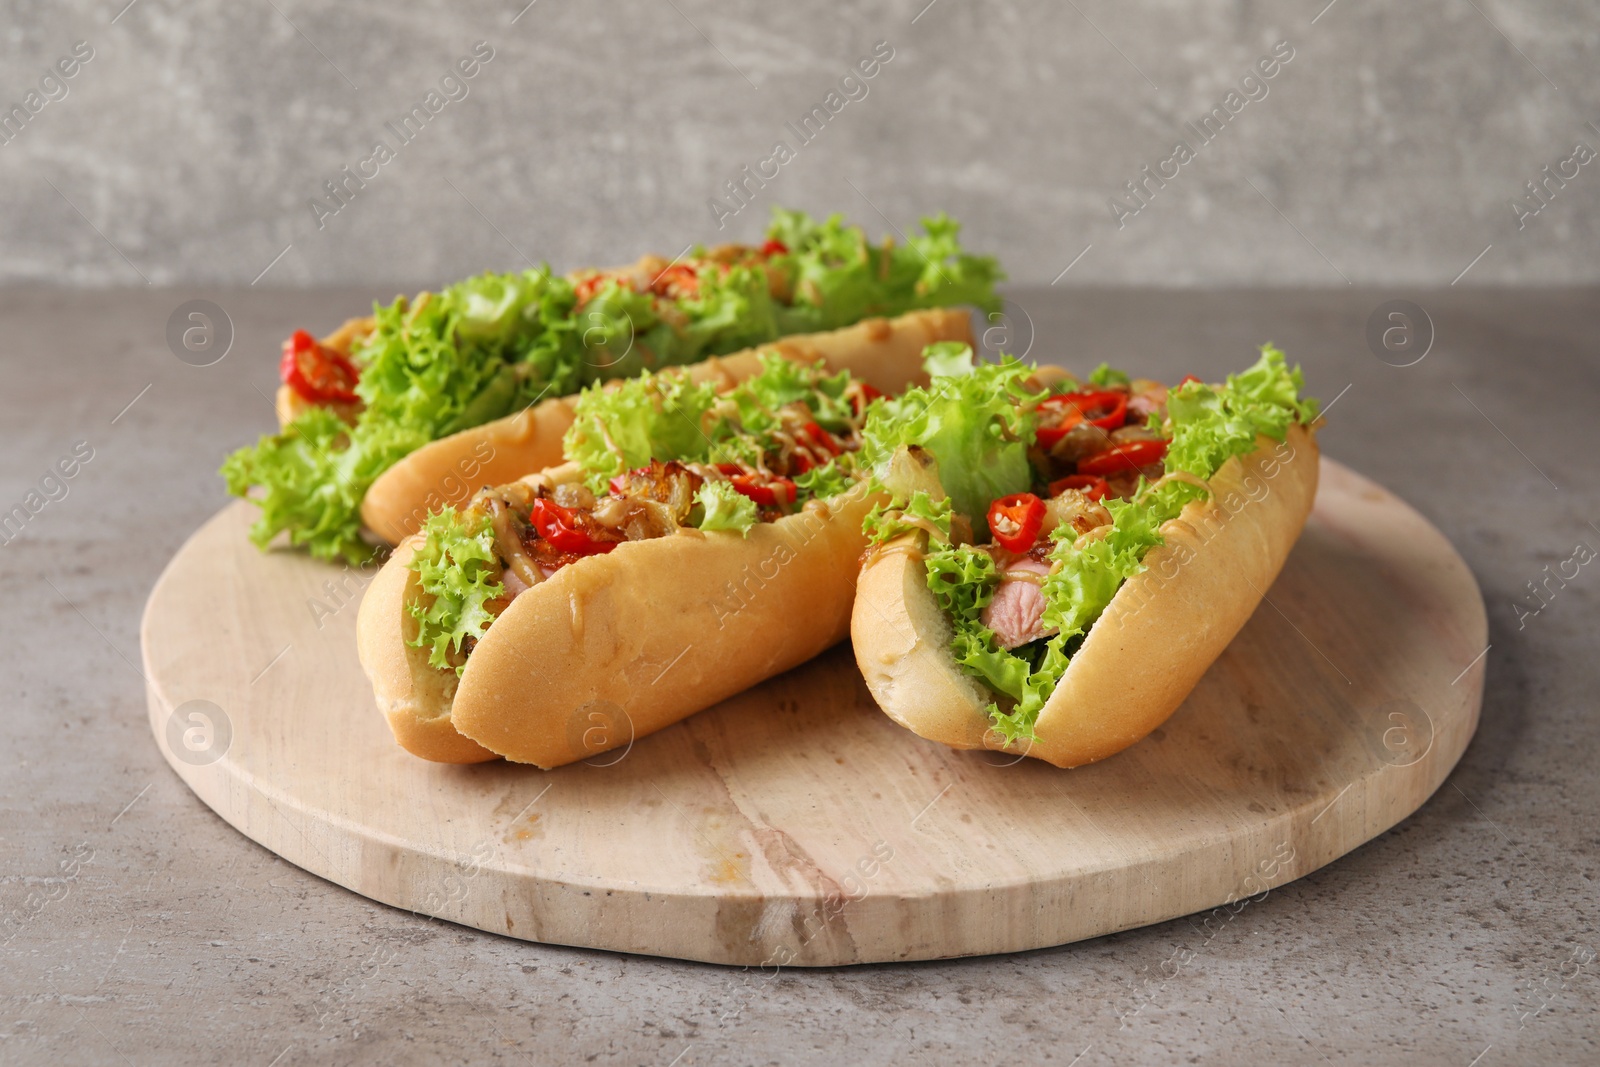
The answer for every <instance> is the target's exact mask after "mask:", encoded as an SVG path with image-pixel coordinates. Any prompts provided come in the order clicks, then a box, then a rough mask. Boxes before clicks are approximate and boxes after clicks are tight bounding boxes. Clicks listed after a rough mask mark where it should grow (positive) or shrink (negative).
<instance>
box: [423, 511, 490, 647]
mask: <svg viewBox="0 0 1600 1067" xmlns="http://www.w3.org/2000/svg"><path fill="white" fill-rule="evenodd" d="M422 534H423V543H422V546H421V547H420V548H418V549H417V553H416V555H415V556H414V557H412V560H411V563H410V567H411V569H412V570H413V571H415V572H416V574H417V582H418V584H419V585H420V586H421V588H422V592H423V594H424V595H423V596H422V597H419V598H417V599H416V600H413V601H410V602H408V603H407V604H406V610H407V611H409V612H410V613H411V615H412V617H413V618H415V619H416V620H417V638H416V640H415V641H412V642H411V644H412V645H413V646H414V647H417V648H426V649H427V650H428V663H429V664H431V665H432V666H434V667H437V668H439V669H440V670H454V671H455V672H456V673H457V674H458V675H459V674H460V673H461V672H462V671H463V670H465V669H466V657H465V656H464V655H463V654H462V651H463V648H464V647H465V645H466V642H467V641H468V640H469V639H471V640H472V641H478V640H481V639H482V638H483V635H484V634H486V633H487V632H488V631H489V624H490V623H492V622H493V621H494V615H493V614H492V613H491V612H490V611H489V609H488V602H489V601H491V600H494V599H496V598H497V597H502V596H505V592H506V589H505V586H504V585H502V584H501V583H500V580H499V579H500V560H499V558H498V557H497V556H496V555H495V549H494V532H493V531H492V530H491V529H490V528H489V517H488V516H487V515H483V516H481V517H480V518H479V519H478V520H477V521H476V522H472V521H470V520H469V519H468V518H467V516H465V515H461V514H458V513H457V512H456V509H455V508H452V507H446V508H441V509H440V510H439V511H437V512H435V513H434V514H432V515H429V516H428V518H427V520H426V522H425V523H424V524H423V527H422Z"/></svg>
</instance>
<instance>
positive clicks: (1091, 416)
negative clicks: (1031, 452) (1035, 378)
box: [1037, 389, 1128, 449]
mask: <svg viewBox="0 0 1600 1067" xmlns="http://www.w3.org/2000/svg"><path fill="white" fill-rule="evenodd" d="M1038 414H1039V415H1040V417H1041V419H1043V420H1050V419H1052V418H1054V421H1053V422H1051V423H1050V424H1049V425H1046V426H1041V427H1039V430H1038V433H1037V439H1038V442H1039V446H1040V447H1041V448H1045V449H1050V448H1053V447H1055V445H1056V442H1058V441H1060V440H1061V439H1062V438H1063V437H1065V436H1067V434H1068V433H1070V432H1072V428H1073V427H1074V426H1077V425H1078V424H1079V423H1081V422H1085V421H1087V422H1088V423H1089V424H1090V425H1093V426H1098V427H1100V428H1101V429H1102V430H1115V429H1116V428H1117V427H1119V426H1121V425H1122V424H1123V423H1125V422H1127V421H1128V394H1127V393H1120V392H1117V391H1115V390H1111V389H1107V390H1096V391H1093V392H1083V393H1060V394H1057V395H1056V396H1051V397H1046V398H1045V399H1044V400H1042V401H1040V402H1039V407H1038Z"/></svg>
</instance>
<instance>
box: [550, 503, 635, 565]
mask: <svg viewBox="0 0 1600 1067" xmlns="http://www.w3.org/2000/svg"><path fill="white" fill-rule="evenodd" d="M528 521H529V522H531V523H532V524H533V528H534V529H535V530H537V531H538V533H539V536H540V537H542V538H544V539H545V540H546V541H549V542H550V544H551V546H552V547H554V548H556V549H558V550H559V551H562V552H570V553H572V554H574V555H579V556H593V555H598V554H599V553H602V552H610V551H611V550H612V549H613V548H616V547H617V544H618V542H616V541H600V540H596V539H595V538H593V537H591V536H589V532H588V531H587V530H585V529H584V528H583V525H582V524H581V523H580V522H578V520H577V517H576V516H575V515H574V514H573V512H572V510H571V509H570V508H564V507H562V506H561V505H560V504H557V503H556V502H555V501H553V500H546V499H544V498H543V497H540V498H539V499H538V500H535V501H534V502H533V509H532V511H531V512H530V513H529V515H528Z"/></svg>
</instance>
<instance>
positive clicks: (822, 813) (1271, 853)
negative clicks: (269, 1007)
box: [143, 460, 1487, 966]
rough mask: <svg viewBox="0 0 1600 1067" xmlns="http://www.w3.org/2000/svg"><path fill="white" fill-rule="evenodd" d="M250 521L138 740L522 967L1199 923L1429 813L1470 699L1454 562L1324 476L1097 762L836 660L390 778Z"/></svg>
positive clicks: (237, 822) (156, 626)
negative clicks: (570, 955) (1263, 595)
mask: <svg viewBox="0 0 1600 1067" xmlns="http://www.w3.org/2000/svg"><path fill="white" fill-rule="evenodd" d="M252 514H253V511H252V509H251V508H250V507H249V506H248V505H246V504H243V503H236V504H234V505H232V506H230V507H228V508H226V509H225V510H223V511H222V512H220V513H219V514H218V515H217V516H216V517H214V518H213V519H212V520H211V521H209V522H208V523H207V524H206V525H205V526H203V527H202V528H201V529H200V530H199V531H198V532H196V533H195V535H194V536H193V537H192V538H191V539H190V540H189V542H188V543H187V544H186V545H184V547H183V548H182V549H181V550H180V551H179V553H178V555H177V556H176V557H175V558H174V559H173V561H172V563H171V564H170V565H169V566H168V568H167V570H166V573H165V574H163V575H162V577H161V579H160V581H159V582H158V583H157V585H156V587H155V590H154V591H153V592H152V593H151V596H150V602H149V604H148V606H147V608H146V612H145V618H144V625H143V644H144V663H145V668H146V672H147V677H148V680H149V710H150V724H151V728H152V730H153V731H154V733H155V736H156V739H157V741H158V743H159V744H160V745H161V746H162V750H163V752H164V753H165V755H166V757H167V760H168V762H170V763H171V764H172V766H173V767H174V769H176V770H177V772H178V773H179V775H180V776H182V778H183V779H184V781H186V782H187V783H188V784H189V786H190V788H192V789H193V790H194V791H195V793H196V794H198V795H199V797H200V798H201V799H202V800H203V801H205V803H206V804H208V805H210V806H211V807H212V808H214V809H215V810H216V811H217V813H218V814H220V815H221V816H222V817H223V818H224V819H226V820H227V821H228V822H229V823H231V824H233V825H234V826H235V827H237V828H238V829H239V830H240V831H241V832H242V833H244V834H245V835H247V836H249V837H250V838H252V839H254V840H256V841H259V842H260V843H261V844H263V845H265V846H266V847H267V848H269V849H271V850H273V851H274V852H276V853H278V854H279V855H281V856H283V857H284V858H285V859H287V860H289V861H290V862H293V863H295V864H298V865H299V866H301V867H304V868H305V869H306V870H309V871H311V872H313V873H315V874H318V875H321V876H322V877H324V878H327V879H329V880H331V881H334V882H337V883H338V884H340V885H342V886H346V887H348V888H350V889H353V890H355V891H356V892H358V893H362V894H364V895H366V896H369V897H372V898H374V899H376V900H380V901H384V902H385V903H388V904H393V905H395V906H397V907H402V908H407V909H410V910H413V911H417V912H420V913H426V914H429V915H434V916H438V917H440V918H443V919H448V920H450V921H453V922H458V923H464V924H466V925H468V926H474V927H477V928H479V929H482V930H489V931H493V932H495V933H502V934H509V935H510V936H512V937H519V938H524V939H527V940H530V941H544V942H551V943H558V944H566V945H582V946H588V947H594V948H605V949H617V950H621V951H626V952H640V953H648V954H652V955H661V956H676V957H681V958H684V959H694V960H705V961H710V962H715V963H727V964H747V965H767V966H779V965H786V964H787V965H805V966H820V965H831V964H844V963H864V962H873V961H885V960H907V959H928V958H937V957H946V956H962V955H972V954H979V953H991V952H1011V951H1016V950H1020V949H1030V948H1038V947H1041V946H1046V945H1058V944H1063V943H1066V942H1069V941H1075V940H1078V939H1081V938H1087V937H1094V936H1096V935H1100V934H1106V933H1111V932H1113V931H1117V930H1124V929H1128V928H1130V927H1135V926H1141V925H1144V924H1147V923H1153V922H1158V921H1160V920H1164V919H1169V918H1172V917H1175V916H1179V915H1185V914H1189V913H1192V912H1197V911H1201V910H1205V909H1208V908H1212V907H1214V906H1216V905H1219V904H1222V903H1224V902H1226V901H1230V900H1234V899H1238V898H1242V897H1245V896H1247V895H1250V894H1252V893H1259V892H1261V891H1263V890H1265V889H1267V888H1269V887H1271V886H1276V885H1280V884H1282V883H1283V882H1286V881H1289V880H1291V879H1293V878H1298V877H1300V876H1301V875H1304V874H1306V873H1307V872H1309V871H1312V870H1315V869H1316V868H1318V867H1320V866H1322V865H1323V864H1326V863H1328V862H1330V861H1332V860H1334V859H1335V858H1337V857H1339V856H1341V855H1343V854H1344V853H1346V852H1348V851H1350V850H1351V849H1353V848H1355V847H1356V846H1357V845H1360V844H1361V843H1362V842H1364V841H1367V840H1369V839H1370V838H1372V837H1374V836H1375V835H1377V834H1379V833H1381V832H1382V831H1383V830H1385V829H1387V828H1389V827H1390V826H1393V825H1394V824H1395V823H1397V822H1399V821H1400V820H1401V819H1403V818H1404V817H1405V816H1406V815H1408V814H1410V813H1411V812H1412V811H1414V810H1416V808H1417V807H1418V806H1419V805H1421V804H1422V802H1423V801H1424V800H1425V799H1426V798H1427V797H1428V796H1429V795H1430V794H1431V793H1432V792H1433V791H1434V790H1435V789H1436V788H1437V787H1438V786H1439V785H1440V784H1441V783H1442V782H1443V780H1444V777H1445V775H1446V774H1447V773H1448V772H1449V771H1450V768H1451V767H1453V766H1454V765H1455V762H1456V760H1457V759H1458V758H1460V756H1461V753H1462V751H1463V750H1464V749H1465V748H1466V745H1467V742H1468V740H1469V739H1470V738H1471V736H1472V732H1473V730H1474V728H1475V727H1476V725H1477V720H1478V708H1479V703H1480V700H1481V696H1482V685H1483V670H1484V666H1483V664H1484V660H1483V658H1481V657H1480V656H1479V654H1480V652H1481V651H1483V649H1484V648H1485V643H1486V641H1487V638H1486V628H1487V627H1486V620H1485V616H1484V610H1483V602H1482V598H1481V595H1480V594H1479V591H1478V587H1477V585H1476V583H1475V582H1474V581H1473V578H1472V575H1471V574H1470V573H1469V571H1468V570H1467V567H1466V565H1465V564H1464V563H1463V562H1462V560H1461V558H1460V557H1459V556H1458V555H1457V554H1456V553H1455V551H1454V550H1453V549H1452V548H1451V547H1450V545H1449V543H1448V542H1446V540H1445V539H1444V537H1443V536H1442V535H1441V534H1440V533H1439V532H1438V531H1437V530H1435V529H1434V528H1433V527H1432V526H1430V525H1429V524H1428V523H1427V522H1426V520H1424V519H1423V518H1422V517H1421V516H1420V515H1418V514H1417V513H1416V512H1415V511H1413V510H1412V509H1411V508H1410V507H1408V506H1407V505H1406V504H1404V503H1403V502H1401V501H1400V500H1398V499H1397V498H1395V497H1394V496H1393V495H1391V494H1390V493H1388V492H1386V491H1385V490H1384V489H1382V488H1380V487H1379V486H1377V485H1375V484H1373V483H1372V482H1370V481H1367V480H1366V479H1364V478H1361V477H1360V476H1358V475H1356V474H1353V473H1351V472H1350V471H1349V470H1347V469H1345V468H1343V467H1341V466H1339V465H1338V464H1336V463H1332V462H1329V461H1327V460H1324V461H1323V467H1322V487H1321V490H1320V492H1319V495H1318V497H1317V504H1316V510H1315V512H1314V514H1313V516H1312V518H1311V521H1310V523H1309V524H1308V526H1307V528H1306V532H1305V535H1304V536H1303V537H1302V539H1301V541H1300V543H1299V545H1298V546H1297V547H1296V548H1295V550H1294V553H1293V555H1292V556H1291V557H1290V559H1289V562H1288V564H1287V566H1286V567H1285V569H1284V571H1283V574H1282V576H1281V577H1280V578H1279V579H1278V581H1277V583H1276V584H1275V585H1273V587H1272V588H1271V590H1269V591H1268V594H1267V596H1268V602H1266V603H1263V604H1262V605H1261V607H1260V608H1259V609H1258V610H1257V611H1256V613H1255V615H1254V617H1253V618H1252V619H1251V620H1250V622H1249V624H1248V625H1247V626H1246V627H1245V629H1244V630H1243V632H1241V633H1240V635H1239V636H1238V638H1237V639H1235V641H1234V642H1233V644H1232V645H1231V646H1230V647H1229V648H1228V650H1227V652H1226V653H1224V654H1223V656H1222V657H1221V659H1220V660H1218V662H1217V663H1216V664H1215V665H1214V666H1213V667H1212V668H1211V670H1210V672H1209V673H1208V674H1207V675H1206V676H1205V678H1204V679H1203V680H1202V681H1201V683H1200V685H1199V687H1198V688H1197V689H1196V690H1195V692H1194V693H1193V695H1192V696H1191V697H1190V698H1189V700H1188V702H1187V703H1185V704H1184V706H1183V707H1182V708H1180V709H1179V711H1178V712H1177V714H1175V715H1174V716H1173V717H1172V719H1171V720H1169V721H1168V722H1167V724H1166V725H1165V726H1164V727H1162V728H1161V729H1159V730H1157V731H1156V732H1155V733H1154V734H1153V735H1152V736H1151V737H1149V738H1148V739H1146V740H1145V741H1143V742H1141V743H1140V744H1138V745H1136V746H1134V747H1133V748H1131V749H1129V750H1128V751H1126V752H1124V753H1122V754H1121V755H1119V756H1115V757H1113V758H1111V759H1109V760H1107V761H1105V762H1103V763H1099V764H1095V765H1093V766H1090V767H1084V768H1080V769H1078V770H1075V771H1061V770H1057V769H1055V768H1053V767H1050V766H1048V765H1045V764H1043V763H1040V762H1038V761H1035V760H1021V761H1017V760H1015V759H1014V758H1013V757H1010V756H1003V755H1000V754H998V753H970V752H969V753H962V752H954V751H951V750H948V749H945V748H943V747H941V746H939V745H936V744H933V743H931V742H928V741H924V740H922V739H920V738H918V737H916V736H914V735H912V734H910V733H908V732H906V731H905V730H902V729H901V728H900V727H898V726H896V725H895V724H894V723H893V722H891V721H890V720H889V719H888V717H887V716H885V715H883V714H882V713H881V712H879V711H878V710H877V709H876V707H875V706H874V705H873V703H872V701H871V699H870V697H869V696H868V695H867V692H866V689H865V687H864V686H863V685H862V683H861V681H860V679H859V677H858V676H857V674H856V671H855V666H854V662H853V660H852V659H851V656H850V650H849V647H848V646H847V645H845V646H840V647H839V648H836V649H834V650H833V651H832V652H829V653H827V654H825V655H824V656H822V657H821V658H820V659H818V660H816V661H815V662H813V663H811V664H809V665H807V666H805V667H802V668H800V669H797V670H795V671H792V672H790V673H789V674H787V675H784V676H782V677H780V678H777V679H774V680H773V681H771V682H768V683H767V684H765V685H763V686H761V687H759V688H757V689H754V690H751V691H749V692H747V693H744V694H742V695H741V696H738V697H735V698H734V699H732V700H729V701H727V702H725V703H723V704H721V705H719V706H718V707H716V708H713V709H711V710H709V711H705V712H702V713H701V714H699V715H696V716H694V717H693V718H691V719H689V720H688V721H687V722H685V723H682V724H680V725H678V726H675V727H672V728H670V729H668V730H665V731H663V732H661V733H658V734H655V735H653V736H650V737H646V738H640V739H638V740H637V741H636V743H634V744H633V745H632V747H631V748H629V749H627V750H618V751H616V752H609V753H606V754H604V755H601V756H598V757H596V758H595V759H594V760H592V761H590V763H589V764H576V765H573V766H570V767H566V768H562V769H560V770H557V771H553V772H542V771H539V770H537V769H534V768H531V767H522V766H513V765H507V764H504V763H493V764H480V765H477V766H470V767H453V766H441V765H437V764H431V763H427V762H425V761H423V760H420V759H417V758H414V757H412V756H409V755H407V754H406V753H405V752H403V751H401V750H400V749H399V748H398V747H397V746H396V745H395V744H394V742H393V741H392V739H391V738H390V736H389V731H388V727H387V726H386V724H385V723H384V720H383V718H382V716H381V715H380V714H379V713H378V711H377V709H376V707H375V706H374V704H373V698H372V692H371V690H370V688H369V687H368V685H367V682H366V679H365V677H364V676H363V675H362V672H361V668H360V665H359V664H358V663H357V660H356V647H355V617H356V604H355V599H356V598H357V596H358V595H359V589H360V587H361V585H362V583H363V580H364V576H363V575H362V574H361V573H360V572H359V571H355V570H346V569H342V568H340V567H338V566H333V565H329V564H322V563H316V562H313V561H312V560H310V559H308V558H306V557H305V556H303V555H301V554H298V553H291V552H274V553H271V554H266V555H263V554H261V553H259V552H257V551H256V549H255V548H254V547H252V546H251V545H250V544H249V542H248V541H247V540H246V538H245V531H246V527H247V525H248V523H249V521H250V519H251V516H252ZM341 604H343V606H340V605H341ZM318 605H320V607H319V606H318ZM1475 657H1477V658H1475ZM1150 669H1151V670H1159V669H1160V665H1159V664H1156V663H1152V664H1151V665H1150Z"/></svg>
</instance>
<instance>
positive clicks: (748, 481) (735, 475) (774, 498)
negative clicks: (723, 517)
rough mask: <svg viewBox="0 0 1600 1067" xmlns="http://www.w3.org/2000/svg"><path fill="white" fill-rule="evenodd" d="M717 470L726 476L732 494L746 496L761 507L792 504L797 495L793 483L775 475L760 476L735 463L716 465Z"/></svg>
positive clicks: (798, 472) (799, 472)
mask: <svg viewBox="0 0 1600 1067" xmlns="http://www.w3.org/2000/svg"><path fill="white" fill-rule="evenodd" d="M717 470H719V471H721V472H722V473H723V474H726V475H727V476H728V481H729V482H731V483H732V484H733V489H734V492H736V493H738V494H740V495H741V496H747V497H749V498H750V499H751V500H754V501H755V502H756V503H757V504H761V505H762V506H771V505H774V504H792V503H793V502H794V500H795V497H796V495H797V492H796V489H795V484H794V482H792V481H791V480H789V479H788V478H784V477H781V476H779V475H776V474H761V473H759V472H758V471H752V470H747V469H745V468H744V467H741V466H739V464H737V463H718V464H717ZM795 473H797V474H803V473H804V472H803V471H796V472H795Z"/></svg>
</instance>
